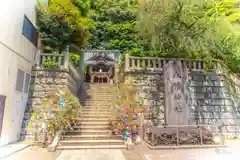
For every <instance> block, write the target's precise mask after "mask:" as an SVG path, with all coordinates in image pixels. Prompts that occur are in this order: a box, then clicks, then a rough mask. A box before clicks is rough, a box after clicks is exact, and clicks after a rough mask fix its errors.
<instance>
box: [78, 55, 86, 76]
mask: <svg viewBox="0 0 240 160" xmlns="http://www.w3.org/2000/svg"><path fill="white" fill-rule="evenodd" d="M79 71H80V74H81V77H82V80H85V74H84V53H81V54H80V61H79Z"/></svg>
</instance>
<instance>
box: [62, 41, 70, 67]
mask: <svg viewBox="0 0 240 160" xmlns="http://www.w3.org/2000/svg"><path fill="white" fill-rule="evenodd" d="M68 63H69V45H67V48H66V51H65V52H64V64H63V66H64V68H65V69H68Z"/></svg>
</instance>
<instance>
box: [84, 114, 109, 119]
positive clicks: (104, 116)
mask: <svg viewBox="0 0 240 160" xmlns="http://www.w3.org/2000/svg"><path fill="white" fill-rule="evenodd" d="M81 117H82V118H107V119H110V118H111V114H108V115H102V114H95V115H86V114H82V116H81Z"/></svg>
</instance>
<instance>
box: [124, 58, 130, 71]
mask: <svg viewBox="0 0 240 160" xmlns="http://www.w3.org/2000/svg"><path fill="white" fill-rule="evenodd" d="M124 61H125V62H124V71H125V72H126V71H128V69H129V57H128V54H125V60H124Z"/></svg>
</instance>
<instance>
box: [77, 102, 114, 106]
mask: <svg viewBox="0 0 240 160" xmlns="http://www.w3.org/2000/svg"><path fill="white" fill-rule="evenodd" d="M80 104H81V105H82V106H90V107H91V106H95V107H96V106H100V107H101V106H105V107H110V106H112V105H113V104H114V103H113V102H99V101H96V102H86V101H85V102H80Z"/></svg>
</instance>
